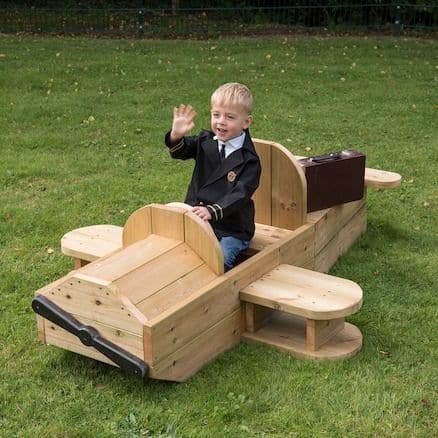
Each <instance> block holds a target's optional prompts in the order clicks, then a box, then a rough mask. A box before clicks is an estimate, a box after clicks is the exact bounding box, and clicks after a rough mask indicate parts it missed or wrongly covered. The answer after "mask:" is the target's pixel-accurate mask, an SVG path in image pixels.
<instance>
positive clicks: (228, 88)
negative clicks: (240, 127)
mask: <svg viewBox="0 0 438 438" xmlns="http://www.w3.org/2000/svg"><path fill="white" fill-rule="evenodd" d="M211 105H212V106H213V105H239V106H241V107H242V108H243V109H244V110H245V111H246V112H247V113H248V114H251V112H252V107H253V97H252V94H251V91H250V90H249V88H248V87H247V86H246V85H243V84H239V83H238V82H229V83H227V84H223V85H221V86H220V87H219V88H218V89H217V90H216V91H215V92H214V93H213V94H212V95H211Z"/></svg>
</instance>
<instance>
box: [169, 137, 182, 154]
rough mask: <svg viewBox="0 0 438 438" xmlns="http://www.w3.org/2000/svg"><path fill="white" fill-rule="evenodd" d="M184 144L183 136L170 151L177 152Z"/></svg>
mask: <svg viewBox="0 0 438 438" xmlns="http://www.w3.org/2000/svg"><path fill="white" fill-rule="evenodd" d="M183 146H184V138H182V139H181V140H180V141H179V142H178V143H177V144H176V145H175V146H172V147H171V148H169V151H170V152H176V151H178V150H180V149H181V148H182V147H183Z"/></svg>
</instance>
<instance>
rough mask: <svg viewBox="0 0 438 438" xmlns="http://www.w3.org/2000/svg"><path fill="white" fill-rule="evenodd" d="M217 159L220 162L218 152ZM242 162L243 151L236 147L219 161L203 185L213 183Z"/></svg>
mask: <svg viewBox="0 0 438 438" xmlns="http://www.w3.org/2000/svg"><path fill="white" fill-rule="evenodd" d="M216 149H217V148H216ZM217 160H218V163H220V157H219V153H218V158H217ZM242 163H243V151H242V149H238V150H237V151H235V152H233V153H232V154H231V155H229V156H228V157H227V158H226V159H225V160H224V161H223V162H222V163H220V165H219V166H218V167H217V168H216V170H215V171H214V172H213V173H212V174H211V175H210V177H209V178H208V179H207V181H206V182H205V184H204V187H205V186H208V185H210V184H212V183H214V182H215V181H217V180H218V179H221V178H222V177H223V176H224V175H226V174H227V173H228V172H229V171H230V170H233V169H235V168H236V167H238V166H239V165H240V164H242Z"/></svg>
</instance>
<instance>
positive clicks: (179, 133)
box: [170, 104, 196, 142]
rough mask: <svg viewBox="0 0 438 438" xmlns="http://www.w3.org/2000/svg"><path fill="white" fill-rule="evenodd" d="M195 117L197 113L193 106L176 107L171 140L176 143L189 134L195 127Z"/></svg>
mask: <svg viewBox="0 0 438 438" xmlns="http://www.w3.org/2000/svg"><path fill="white" fill-rule="evenodd" d="M195 117H196V112H195V110H194V109H193V107H192V106H191V105H187V106H186V105H183V104H181V105H180V106H178V107H175V108H174V109H173V123H172V131H171V132H170V140H171V141H174V142H176V141H178V140H180V139H181V138H182V137H184V136H185V135H186V134H187V133H189V132H190V131H191V130H192V129H193V128H194V126H195Z"/></svg>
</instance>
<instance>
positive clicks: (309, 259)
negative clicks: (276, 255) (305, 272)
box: [280, 224, 315, 267]
mask: <svg viewBox="0 0 438 438" xmlns="http://www.w3.org/2000/svg"><path fill="white" fill-rule="evenodd" d="M314 259H315V227H314V225H313V224H305V225H302V226H301V227H299V228H297V229H296V230H295V231H294V232H293V234H291V235H289V236H288V237H287V238H286V239H284V240H283V241H282V242H281V245H280V263H287V264H290V265H294V266H299V267H309V266H310V267H313V264H314Z"/></svg>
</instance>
